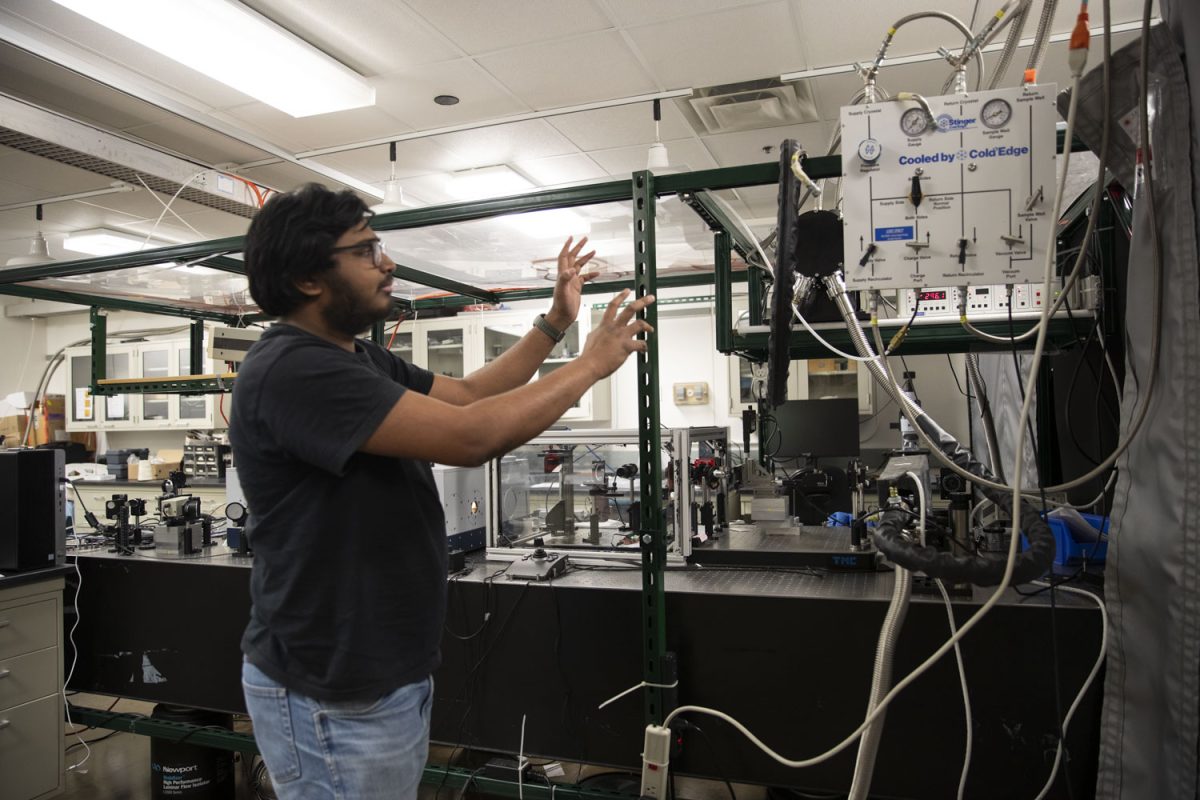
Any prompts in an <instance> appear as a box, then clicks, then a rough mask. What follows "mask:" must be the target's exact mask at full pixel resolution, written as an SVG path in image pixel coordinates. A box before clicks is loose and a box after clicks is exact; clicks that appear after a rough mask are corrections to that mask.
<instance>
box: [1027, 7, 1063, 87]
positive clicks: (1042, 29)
mask: <svg viewBox="0 0 1200 800" xmlns="http://www.w3.org/2000/svg"><path fill="white" fill-rule="evenodd" d="M1056 8H1058V0H1046V2H1045V4H1043V5H1042V16H1041V17H1040V18H1038V26H1037V33H1035V34H1034V35H1033V49H1032V50H1031V51H1030V52H1029V61H1028V62H1026V64H1025V69H1033V70H1041V68H1042V61H1044V60H1045V58H1046V44H1047V43H1048V42H1049V40H1050V26H1051V25H1052V24H1053V23H1054V10H1055V9H1056Z"/></svg>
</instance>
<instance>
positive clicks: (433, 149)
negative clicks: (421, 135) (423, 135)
mask: <svg viewBox="0 0 1200 800" xmlns="http://www.w3.org/2000/svg"><path fill="white" fill-rule="evenodd" d="M316 160H317V161H320V162H321V163H322V164H325V165H327V166H330V167H332V168H334V169H337V170H341V171H342V172H345V173H346V174H347V175H350V176H352V177H355V178H358V179H359V180H362V181H367V182H368V183H373V184H375V185H377V186H379V187H382V186H383V182H384V181H385V180H387V177H388V175H389V174H390V169H391V165H390V162H389V161H388V147H387V145H384V144H381V145H377V146H375V147H365V148H361V149H358V150H347V151H346V152H344V153H330V154H329V155H325V156H320V157H319V158H317V159H316ZM467 166H468V164H467V162H466V160H465V159H463V158H461V157H459V156H457V155H455V154H454V153H452V152H450V151H449V150H447V149H446V148H445V147H442V146H441V145H440V144H438V142H437V141H436V139H435V138H432V137H431V138H427V139H409V140H407V141H402V142H397V143H396V176H397V177H400V178H408V177H411V176H413V175H425V174H427V173H430V172H449V171H452V170H456V169H465V168H466V167H467Z"/></svg>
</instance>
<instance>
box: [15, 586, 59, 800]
mask: <svg viewBox="0 0 1200 800" xmlns="http://www.w3.org/2000/svg"><path fill="white" fill-rule="evenodd" d="M62 592H63V579H62V578H49V579H46V580H43V581H38V582H36V583H29V584H24V585H21V586H15V587H12V588H7V589H6V588H0V677H3V680H0V775H3V776H4V778H3V781H0V796H2V797H4V798H10V799H11V800H40V799H41V798H47V797H53V796H54V795H57V794H59V793H61V792H62V789H63V696H62V694H61V692H62V685H63V656H62V630H63V606H62Z"/></svg>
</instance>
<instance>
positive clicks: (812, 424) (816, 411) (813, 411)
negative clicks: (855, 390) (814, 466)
mask: <svg viewBox="0 0 1200 800" xmlns="http://www.w3.org/2000/svg"><path fill="white" fill-rule="evenodd" d="M761 436H762V438H761V440H760V441H761V442H762V444H761V447H762V448H763V452H765V453H766V454H767V455H768V456H770V457H771V458H774V459H775V460H777V461H780V460H786V459H792V458H802V457H804V456H812V457H814V458H821V457H825V456H846V457H852V456H857V455H858V400H857V399H835V400H788V401H787V402H785V403H783V404H781V405H779V406H778V407H777V408H776V409H775V410H774V411H772V412H771V416H769V417H764V418H763V423H762V435H761Z"/></svg>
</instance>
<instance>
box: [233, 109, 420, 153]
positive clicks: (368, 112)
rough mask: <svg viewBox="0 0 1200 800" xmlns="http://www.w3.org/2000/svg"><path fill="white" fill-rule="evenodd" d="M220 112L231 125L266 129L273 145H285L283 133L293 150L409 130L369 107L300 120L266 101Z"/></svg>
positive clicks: (386, 114) (398, 121)
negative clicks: (279, 136)
mask: <svg viewBox="0 0 1200 800" xmlns="http://www.w3.org/2000/svg"><path fill="white" fill-rule="evenodd" d="M221 113H222V115H223V116H224V117H226V118H228V119H230V120H232V122H233V124H234V125H237V126H239V127H245V128H247V129H250V128H254V129H256V130H258V131H263V132H267V135H264V137H263V138H265V139H268V140H270V141H273V142H275V143H276V144H280V145H283V144H284V143H283V142H280V141H277V138H278V137H277V136H276V132H280V133H285V135H286V137H287V142H288V144H287V145H286V146H287V147H288V149H290V150H293V151H295V150H308V149H314V148H318V147H331V146H333V145H339V144H346V143H347V142H356V141H362V140H364V139H377V138H380V137H384V136H394V135H397V134H400V133H405V132H407V131H409V130H411V128H410V127H409V126H408V125H405V124H404V123H402V122H401V121H400V120H398V119H396V118H395V117H393V116H392V115H391V114H388V113H386V112H384V111H382V110H380V109H379V108H375V107H372V106H368V107H366V108H351V109H347V110H346V111H337V112H334V113H331V114H318V115H316V116H313V117H304V118H302V119H294V118H293V117H291V116H289V115H287V114H285V113H284V112H282V111H280V110H278V109H276V108H272V107H271V106H269V105H267V104H266V103H248V104H246V105H244V106H238V107H237V108H229V109H226V110H225V111H223V112H221Z"/></svg>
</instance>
